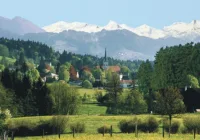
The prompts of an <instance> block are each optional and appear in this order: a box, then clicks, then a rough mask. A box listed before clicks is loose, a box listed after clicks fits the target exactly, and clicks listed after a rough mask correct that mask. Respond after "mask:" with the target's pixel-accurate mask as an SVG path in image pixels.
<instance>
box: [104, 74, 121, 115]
mask: <svg viewBox="0 0 200 140" xmlns="http://www.w3.org/2000/svg"><path fill="white" fill-rule="evenodd" d="M106 91H107V93H108V94H109V96H110V101H111V108H113V110H114V113H118V111H117V110H118V109H117V106H118V100H119V99H118V97H119V95H120V94H121V93H122V92H123V89H122V88H121V86H120V79H119V75H118V74H117V73H112V74H111V79H110V80H109V81H107V84H106Z"/></svg>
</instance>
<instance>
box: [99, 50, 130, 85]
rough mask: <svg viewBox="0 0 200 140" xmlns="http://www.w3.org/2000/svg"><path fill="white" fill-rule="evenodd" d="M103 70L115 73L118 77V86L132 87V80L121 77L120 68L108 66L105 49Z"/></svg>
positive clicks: (125, 76) (124, 76)
mask: <svg viewBox="0 0 200 140" xmlns="http://www.w3.org/2000/svg"><path fill="white" fill-rule="evenodd" d="M102 69H103V70H111V71H112V72H116V73H117V74H118V75H119V79H120V85H121V87H123V88H127V87H130V86H131V85H132V80H130V79H129V76H128V75H123V74H122V72H121V68H120V67H119V66H109V63H108V60H107V52H106V48H105V56H104V60H103V66H102Z"/></svg>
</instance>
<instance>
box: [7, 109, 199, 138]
mask: <svg viewBox="0 0 200 140" xmlns="http://www.w3.org/2000/svg"><path fill="white" fill-rule="evenodd" d="M88 106H89V105H88ZM88 106H84V107H85V108H89V107H88ZM93 107H94V105H93ZM102 110H103V109H102ZM92 111H94V110H92ZM85 113H86V115H71V116H68V117H69V124H68V126H69V125H70V124H72V123H74V122H82V123H84V124H85V126H86V131H85V133H84V134H76V137H75V138H74V139H77V140H93V139H95V140H101V139H103V140H107V139H108V140H129V139H136V138H135V135H134V134H133V133H132V134H123V133H120V130H119V128H118V123H119V122H120V121H121V120H124V119H126V120H129V119H132V118H133V117H135V116H134V115H120V116H98V115H90V114H89V115H87V112H85ZM93 113H95V112H93ZM189 115H190V116H191V115H196V114H182V115H175V116H174V117H173V120H172V121H174V120H178V121H180V122H182V118H183V117H185V116H189ZM149 116H151V115H147V114H146V115H137V117H138V118H139V119H142V120H143V119H145V118H147V117H149ZM153 116H154V117H156V118H157V120H158V121H160V120H161V116H160V115H153ZM165 117H167V116H165ZM51 118H52V116H35V117H20V118H12V119H11V121H12V122H20V121H22V122H23V123H25V124H26V123H29V124H33V125H36V124H37V123H38V122H39V121H41V120H50V119H51ZM11 124H12V123H11ZM103 125H112V126H113V137H112V138H110V136H109V134H106V136H105V137H103V136H102V135H100V134H98V133H97V128H99V127H101V126H103ZM65 132H66V133H67V134H63V135H62V139H61V140H68V139H72V138H73V137H72V134H71V130H70V129H69V127H68V128H67V129H66V131H65ZM165 137H166V138H165V139H168V138H167V137H168V135H167V133H165ZM26 139H27V140H39V139H42V138H41V136H40V137H23V138H16V140H26ZM44 139H46V140H54V139H55V140H56V139H58V138H57V136H56V135H52V136H45V138H44ZM146 139H148V140H154V139H156V140H159V139H163V138H162V132H161V129H160V130H159V131H158V132H156V133H153V134H148V133H139V138H138V140H146ZM170 139H174V140H178V139H183V140H190V139H193V135H192V134H180V133H179V134H173V135H172V137H171V138H170ZM196 139H200V135H197V136H196Z"/></svg>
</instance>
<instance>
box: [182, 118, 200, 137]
mask: <svg viewBox="0 0 200 140" xmlns="http://www.w3.org/2000/svg"><path fill="white" fill-rule="evenodd" d="M183 124H184V126H185V129H184V133H192V132H193V131H194V129H196V130H197V132H198V133H199V132H200V118H199V117H198V116H190V117H185V118H183Z"/></svg>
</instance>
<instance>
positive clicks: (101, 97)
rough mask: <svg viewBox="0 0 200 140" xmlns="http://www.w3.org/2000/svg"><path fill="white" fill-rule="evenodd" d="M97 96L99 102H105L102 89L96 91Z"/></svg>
mask: <svg viewBox="0 0 200 140" xmlns="http://www.w3.org/2000/svg"><path fill="white" fill-rule="evenodd" d="M95 97H96V100H97V102H99V103H103V93H102V92H101V91H96V92H95Z"/></svg>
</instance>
